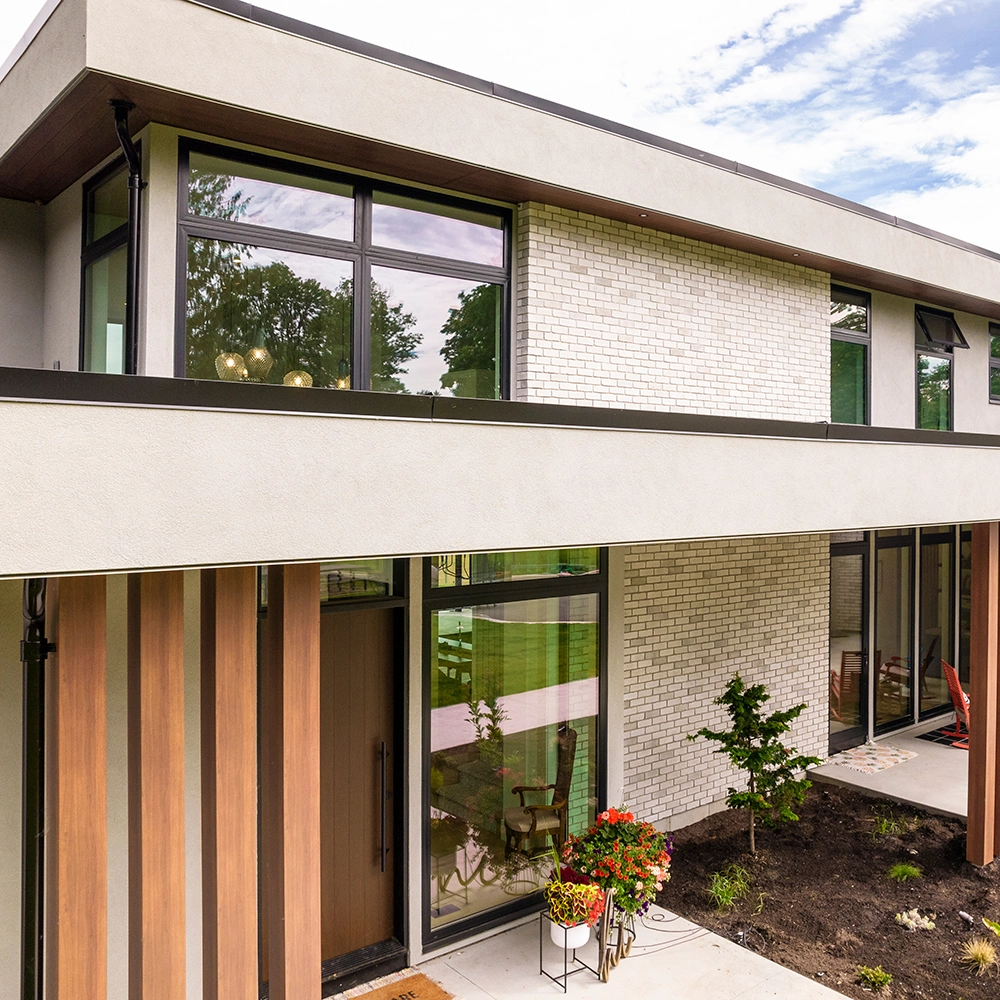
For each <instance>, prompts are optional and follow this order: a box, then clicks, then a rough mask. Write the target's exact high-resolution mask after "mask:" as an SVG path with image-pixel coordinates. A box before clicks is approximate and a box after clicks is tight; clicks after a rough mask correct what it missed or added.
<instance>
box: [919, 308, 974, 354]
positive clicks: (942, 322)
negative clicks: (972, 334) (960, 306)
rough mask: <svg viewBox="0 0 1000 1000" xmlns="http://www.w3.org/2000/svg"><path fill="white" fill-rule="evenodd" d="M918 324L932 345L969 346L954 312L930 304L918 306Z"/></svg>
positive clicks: (949, 347) (947, 346) (944, 346)
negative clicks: (932, 306)
mask: <svg viewBox="0 0 1000 1000" xmlns="http://www.w3.org/2000/svg"><path fill="white" fill-rule="evenodd" d="M917 326H918V327H919V328H920V331H921V332H922V333H923V335H924V337H925V338H926V340H927V343H928V344H929V345H930V346H931V347H938V348H942V347H943V348H947V349H949V350H950V349H952V348H955V347H968V346H969V342H968V341H967V340H966V339H965V335H964V334H963V333H962V331H961V330H960V329H959V326H958V323H956V322H955V315H954V313H950V312H944V311H943V310H941V309H932V308H931V307H930V306H917Z"/></svg>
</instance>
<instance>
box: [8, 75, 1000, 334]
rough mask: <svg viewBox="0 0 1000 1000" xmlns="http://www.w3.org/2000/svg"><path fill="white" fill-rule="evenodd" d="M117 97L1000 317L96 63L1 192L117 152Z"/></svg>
mask: <svg viewBox="0 0 1000 1000" xmlns="http://www.w3.org/2000/svg"><path fill="white" fill-rule="evenodd" d="M112 98H126V99H128V100H131V101H132V102H133V103H134V104H135V105H136V110H135V111H134V112H133V115H132V119H131V125H132V130H133V132H137V131H138V130H139V129H140V128H142V127H143V126H144V125H145V124H147V123H148V122H150V121H155V122H159V123H162V124H164V125H169V126H173V127H176V128H180V129H186V130H191V131H195V132H202V133H205V134H207V135H211V136H215V137H218V138H220V139H228V140H231V141H233V142H241V143H247V144H250V145H256V146H263V147H267V148H271V149H274V150H278V151H282V152H287V153H292V154H295V155H299V156H304V157H309V158H312V159H317V160H321V161H325V162H329V163H335V164H338V165H341V166H344V167H348V168H353V169H357V170H362V171H366V172H371V173H376V174H385V175H388V176H391V177H395V178H399V179H401V180H405V181H411V182H416V183H419V184H426V185H430V186H434V187H440V188H445V189H448V190H451V191H455V192H458V193H462V194H468V195H471V196H474V197H484V198H491V199H495V200H499V201H506V202H512V203H518V202H524V201H538V202H543V203H546V204H550V205H555V206H558V207H561V208H565V209H570V210H573V211H579V212H585V213H588V214H591V215H596V216H602V217H606V218H610V219H614V220H616V221H620V222H624V223H627V224H630V225H635V226H639V225H641V226H643V227H645V228H649V229H654V230H658V231H660V232H665V233H670V234H673V235H677V236H684V237H688V238H691V239H697V240H703V241H705V242H708V243H714V244H717V245H721V246H726V247H730V248H733V249H736V250H742V251H745V252H748V253H755V254H759V255H761V256H764V257H768V258H772V259H775V260H781V261H785V262H788V263H790V264H795V265H799V266H803V267H810V268H815V269H817V270H820V271H825V272H828V273H829V274H831V276H832V277H833V278H834V279H835V280H837V281H845V282H848V283H854V284H861V285H864V286H865V287H868V288H873V289H877V290H880V291H886V292H890V293H893V294H896V295H902V296H905V297H908V298H915V299H920V300H923V301H927V302H933V303H936V304H938V305H941V306H945V307H947V308H952V309H958V310H962V311H964V312H969V313H973V314H977V315H982V316H987V317H989V318H991V319H998V320H1000V302H996V301H992V300H990V299H985V298H982V297H978V296H973V295H969V294H964V293H961V292H957V291H955V290H953V289H948V288H944V287H940V286H936V285H933V284H929V283H926V282H922V281H919V280H914V279H911V278H907V277H905V276H900V275H896V274H890V273H886V272H883V271H879V270H876V269H872V268H869V267H864V266H859V265H857V264H853V263H851V262H846V261H843V260H837V259H835V258H833V257H827V256H824V255H821V254H816V253H810V252H806V251H803V250H800V249H797V248H794V247H789V246H785V245H782V244H778V243H775V242H772V241H769V240H765V239H761V238H759V237H754V236H750V235H747V234H745V233H738V232H733V231H731V230H726V229H720V228H718V227H716V226H711V225H707V224H704V223H701V222H698V221H695V220H692V219H685V218H681V217H678V216H672V215H669V214H665V213H660V212H651V211H650V212H647V214H646V217H643V218H640V217H639V210H640V209H639V207H637V206H635V205H628V204H623V203H621V202H618V201H613V200H610V199H607V198H601V197H599V196H595V195H592V194H588V193H586V192H581V191H575V190H571V189H566V188H561V187H558V186H556V185H552V184H548V183H542V182H539V181H535V180H532V179H530V178H525V177H520V176H516V175H512V174H507V173H503V172H500V171H496V170H489V169H485V168H482V167H474V166H470V165H469V164H466V163H461V162H457V161H455V160H451V159H448V158H446V157H442V156H437V155H432V154H428V153H425V152H422V151H419V150H414V149H407V148H402V147H399V146H394V145H391V144H388V143H380V142H376V141H374V140H371V139H367V138H364V137H360V136H356V135H348V134H344V133H341V132H336V131H333V130H330V129H326V128H320V127H318V126H314V125H309V124H307V123H303V122H297V121H291V120H288V119H284V118H278V117H275V116H273V115H266V114H262V113H260V112H255V111H253V110H250V109H247V108H239V107H233V106H230V105H225V104H221V103H218V102H214V101H209V100H206V99H203V98H198V97H194V96H191V95H189V94H183V93H179V92H176V91H171V90H166V89H162V88H158V87H154V86H150V85H148V84H142V83H137V82H135V81H131V80H122V79H116V78H113V77H111V76H108V75H105V74H101V73H96V72H93V71H85V72H83V73H82V74H81V75H80V76H79V78H78V79H77V80H76V81H75V82H74V83H73V84H72V85H71V86H70V87H68V88H67V89H66V90H65V91H64V92H63V94H62V96H61V97H60V98H59V99H58V100H57V101H56V102H55V103H54V104H53V105H52V106H51V107H50V108H49V109H48V111H47V113H46V114H45V115H44V116H43V117H42V118H41V120H40V121H39V122H37V123H36V125H35V126H34V127H33V128H32V129H31V130H29V131H28V132H27V133H25V135H24V136H22V138H21V140H20V141H19V142H18V143H16V144H15V145H14V146H13V147H12V148H11V149H10V150H9V151H8V152H7V154H6V155H5V156H4V157H3V158H2V159H0V197H4V198H14V199H19V200H29V201H38V202H42V203H44V202H48V201H49V200H51V199H52V198H54V197H55V196H56V195H57V194H59V193H60V192H61V191H63V190H65V189H66V188H67V187H69V186H70V185H71V184H72V183H74V182H75V181H77V180H78V179H79V178H80V177H81V176H83V175H84V174H85V173H87V172H88V171H89V170H91V169H92V168H93V167H95V166H96V165H97V164H99V163H100V162H101V161H103V160H104V159H106V158H107V157H108V156H109V155H111V154H112V153H114V151H115V150H116V149H117V148H118V143H117V139H116V137H115V134H114V129H113V124H112V116H111V112H110V110H109V108H108V103H107V102H108V101H109V100H110V99H112ZM910 228H912V229H916V228H917V227H910ZM930 238H932V239H933V238H935V237H934V236H933V235H932V236H931V237H930Z"/></svg>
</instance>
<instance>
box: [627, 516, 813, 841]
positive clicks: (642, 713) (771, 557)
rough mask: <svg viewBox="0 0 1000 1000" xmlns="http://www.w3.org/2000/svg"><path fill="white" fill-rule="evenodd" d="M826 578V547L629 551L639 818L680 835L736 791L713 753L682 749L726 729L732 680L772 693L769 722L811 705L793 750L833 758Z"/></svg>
mask: <svg viewBox="0 0 1000 1000" xmlns="http://www.w3.org/2000/svg"><path fill="white" fill-rule="evenodd" d="M829 566H830V559H829V542H828V537H827V536H826V535H798V536H791V537H787V538H740V539H730V540H719V541H705V542H673V543H667V544H660V545H637V546H633V547H631V548H629V549H628V550H627V552H626V555H625V657H624V660H625V664H624V666H625V733H624V737H625V801H626V802H627V803H628V805H629V806H630V807H631V808H632V809H634V810H635V812H636V814H637V815H639V816H641V817H642V818H643V819H646V820H649V821H651V822H656V823H657V824H658V825H660V826H661V827H666V828H673V827H675V826H678V825H682V824H683V822H687V821H691V820H693V819H697V818H699V816H700V815H701V814H707V812H708V811H711V810H709V809H706V808H705V807H708V806H710V805H711V804H712V803H717V802H718V800H720V799H721V798H723V797H724V796H725V794H726V789H727V788H728V787H729V786H730V785H732V784H735V783H736V780H737V777H736V772H734V771H733V770H731V769H730V767H729V765H728V763H727V761H726V759H725V758H724V757H723V756H722V755H721V754H715V753H712V752H711V750H712V747H713V746H714V745H715V744H710V743H709V742H708V741H706V740H703V739H698V740H695V741H693V742H689V741H688V740H687V739H686V737H687V735H688V734H689V733H693V732H695V731H696V730H697V729H700V728H701V727H702V726H709V727H710V728H713V729H719V728H726V725H727V719H728V717H727V715H726V713H725V711H724V709H722V708H721V707H720V706H717V705H713V704H712V702H713V700H714V699H715V698H716V697H718V696H719V695H720V694H721V693H722V690H723V688H724V687H725V684H726V682H727V681H728V680H729V678H730V677H731V676H732V675H733V674H734V673H736V672H737V671H738V672H739V673H740V674H741V675H742V677H743V679H744V680H745V681H747V682H748V683H753V684H756V683H764V684H766V685H767V688H768V691H769V692H770V694H771V700H770V701H769V702H768V703H767V708H768V709H769V710H771V711H775V710H777V709H787V708H790V707H791V706H792V705H797V704H799V703H800V702H803V701H804V702H806V703H807V704H808V708H807V709H806V710H805V711H804V712H803V713H802V715H801V716H799V718H798V720H797V721H796V722H795V723H794V726H793V730H792V732H791V733H790V734H789V737H788V742H787V744H786V745H791V746H794V747H796V748H797V749H798V750H799V751H800V752H801V753H806V754H812V755H814V756H817V757H825V756H826V748H827V726H828V722H827V712H828V698H829V653H828V649H827V646H828V641H829V640H828V634H827V632H828V629H827V619H828V615H829V610H828V606H829ZM611 796H612V798H614V797H615V790H611ZM692 811H695V812H694V814H693V815H691V813H692ZM681 813H688V814H689V815H688V816H687V817H685V818H684V819H683V820H682V821H681V822H680V823H678V822H677V819H680V817H679V816H678V814H681ZM670 817H675V820H674V822H670Z"/></svg>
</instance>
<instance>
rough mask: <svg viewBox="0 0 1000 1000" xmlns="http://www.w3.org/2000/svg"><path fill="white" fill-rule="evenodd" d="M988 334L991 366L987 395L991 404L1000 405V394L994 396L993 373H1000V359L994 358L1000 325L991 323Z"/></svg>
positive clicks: (988, 370)
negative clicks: (994, 345) (994, 343)
mask: <svg viewBox="0 0 1000 1000" xmlns="http://www.w3.org/2000/svg"><path fill="white" fill-rule="evenodd" d="M987 334H988V336H987V341H986V344H987V350H988V351H989V362H990V364H989V368H988V369H987V373H986V393H987V395H988V396H989V400H990V402H991V403H1000V394H997V395H994V394H993V373H994V372H1000V358H995V357H993V338H994V337H996V338H997V339H998V340H1000V323H990V325H989V329H988V331H987Z"/></svg>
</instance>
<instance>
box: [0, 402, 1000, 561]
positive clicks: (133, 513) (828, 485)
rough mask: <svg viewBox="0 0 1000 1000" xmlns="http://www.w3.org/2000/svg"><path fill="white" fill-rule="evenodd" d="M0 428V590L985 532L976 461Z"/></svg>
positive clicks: (349, 434)
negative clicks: (106, 575) (846, 536)
mask: <svg viewBox="0 0 1000 1000" xmlns="http://www.w3.org/2000/svg"><path fill="white" fill-rule="evenodd" d="M0 425H2V426H3V427H4V434H3V436H2V438H0V468H4V469H8V470H12V469H14V470H18V474H17V475H8V476H4V477H2V478H0V523H3V524H4V525H5V526H6V527H5V530H4V531H3V532H2V533H0V575H4V576H46V575H52V574H56V573H82V572H105V571H107V572H115V571H126V570H131V569H135V568H146V569H155V568H160V567H174V566H201V565H223V564H230V565H231V564H246V563H259V562H285V561H298V560H310V561H311V560H315V559H336V558H348V557H353V556H391V555H418V554H428V553H435V552H449V551H450V552H455V551H458V552H462V551H465V552H482V551H490V550H508V549H517V548H521V549H539V548H555V547H568V546H574V545H598V544H610V545H613V544H634V543H639V542H647V541H667V540H677V539H690V538H718V537H742V536H747V535H771V534H796V533H805V532H809V533H811V532H818V531H820V532H821V531H832V530H844V529H849V528H873V527H882V526H885V527H889V526H896V525H906V524H913V523H920V524H948V523H952V524H954V523H957V522H969V521H980V520H993V519H998V518H1000V492H998V490H997V489H996V484H997V482H998V481H1000V449H994V448H989V447H970V446H964V447H956V446H947V445H925V444H909V443H906V444H902V443H876V442H858V441H838V440H826V439H787V438H767V437H743V436H735V435H716V434H690V433H676V432H660V431H636V430H609V429H601V428H587V427H577V426H574V427H548V426H525V425H520V424H507V423H503V424H500V423H474V422H458V421H452V420H413V419H392V418H375V417H343V416H327V415H322V416H316V415H300V414H287V413H245V412H231V411H219V410H194V409H180V408H178V409H174V408H170V409H167V408H162V409H161V408H143V407H139V406H132V405H128V406H126V405H120V406H110V405H104V404H93V405H88V404H70V403H43V402H38V403H34V402H32V403H27V402H13V401H7V402H0ZM442 456H445V457H446V458H444V459H443V458H442ZM928 469H934V470H935V485H934V489H933V490H929V491H928V490H916V489H915V488H914V484H915V483H919V482H923V481H925V478H926V473H927V470H928Z"/></svg>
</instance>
